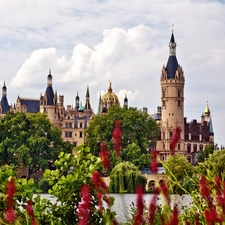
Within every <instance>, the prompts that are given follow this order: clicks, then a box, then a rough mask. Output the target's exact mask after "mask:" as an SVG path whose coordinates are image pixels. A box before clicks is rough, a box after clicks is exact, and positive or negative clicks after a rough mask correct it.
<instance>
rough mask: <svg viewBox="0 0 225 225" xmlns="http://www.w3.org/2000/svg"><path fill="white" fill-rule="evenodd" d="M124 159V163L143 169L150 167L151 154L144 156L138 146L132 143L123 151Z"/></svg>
mask: <svg viewBox="0 0 225 225" xmlns="http://www.w3.org/2000/svg"><path fill="white" fill-rule="evenodd" d="M122 158H123V160H124V161H128V162H131V163H133V164H134V165H135V166H137V167H138V169H142V168H143V166H147V167H148V166H149V162H150V158H151V157H150V154H143V153H142V152H141V148H140V147H139V146H138V145H137V144H135V143H131V144H129V145H127V147H126V148H124V149H122Z"/></svg>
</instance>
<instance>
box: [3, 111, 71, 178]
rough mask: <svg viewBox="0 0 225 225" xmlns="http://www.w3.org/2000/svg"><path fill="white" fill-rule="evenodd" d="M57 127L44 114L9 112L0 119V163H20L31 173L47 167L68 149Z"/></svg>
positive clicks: (68, 146) (29, 174) (17, 164)
mask: <svg viewBox="0 0 225 225" xmlns="http://www.w3.org/2000/svg"><path fill="white" fill-rule="evenodd" d="M71 150H72V145H70V144H69V143H66V142H63V140H62V138H61V130H60V129H59V128H58V127H56V126H54V125H52V124H51V123H50V121H49V119H48V118H47V116H46V115H44V114H41V113H37V114H26V113H21V112H17V113H14V112H9V113H7V114H6V115H5V117H3V118H2V119H1V120H0V165H5V164H12V165H15V166H17V167H20V166H21V165H22V166H23V167H24V168H27V180H29V178H30V176H31V174H32V173H34V172H37V171H39V170H45V169H47V168H49V167H50V166H51V165H52V164H53V162H54V161H55V160H56V159H57V157H58V155H59V153H60V152H61V151H66V152H71Z"/></svg>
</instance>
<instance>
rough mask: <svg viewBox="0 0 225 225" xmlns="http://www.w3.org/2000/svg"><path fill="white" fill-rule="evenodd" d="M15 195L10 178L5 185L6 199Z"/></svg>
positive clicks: (13, 183)
mask: <svg viewBox="0 0 225 225" xmlns="http://www.w3.org/2000/svg"><path fill="white" fill-rule="evenodd" d="M15 193H16V185H15V182H14V179H13V178H12V179H11V180H10V181H8V182H7V184H6V195H7V197H13V196H14V194H15Z"/></svg>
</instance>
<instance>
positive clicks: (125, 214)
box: [41, 194, 192, 222]
mask: <svg viewBox="0 0 225 225" xmlns="http://www.w3.org/2000/svg"><path fill="white" fill-rule="evenodd" d="M110 196H113V197H114V198H115V202H114V205H113V206H112V210H113V211H115V212H116V218H117V220H118V221H119V222H126V221H127V220H128V218H129V217H130V215H131V212H130V209H131V205H132V203H133V204H134V205H136V194H110ZM41 197H43V198H47V199H49V200H50V201H51V202H52V203H54V202H55V198H53V197H51V195H49V194H41ZM152 197H153V194H144V195H143V199H144V201H145V203H146V205H147V206H148V205H149V204H150V202H151V199H152ZM170 197H171V207H173V206H174V205H175V204H177V205H178V206H179V209H180V210H181V206H190V205H191V202H192V201H191V197H190V196H189V195H170ZM157 204H158V205H160V204H162V199H161V196H159V197H158V202H157Z"/></svg>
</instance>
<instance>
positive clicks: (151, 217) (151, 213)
mask: <svg viewBox="0 0 225 225" xmlns="http://www.w3.org/2000/svg"><path fill="white" fill-rule="evenodd" d="M158 195H159V189H158V188H155V189H154V195H153V198H152V201H151V203H150V205H149V214H148V222H149V224H150V225H154V219H155V213H156V201H157V197H158Z"/></svg>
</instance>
